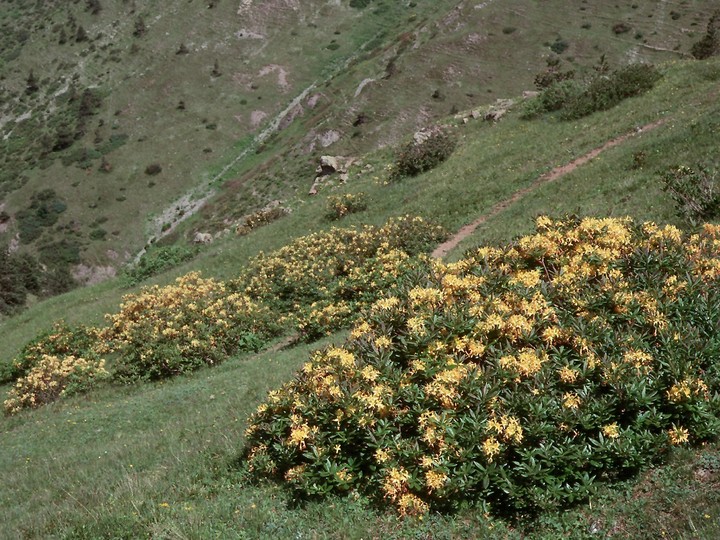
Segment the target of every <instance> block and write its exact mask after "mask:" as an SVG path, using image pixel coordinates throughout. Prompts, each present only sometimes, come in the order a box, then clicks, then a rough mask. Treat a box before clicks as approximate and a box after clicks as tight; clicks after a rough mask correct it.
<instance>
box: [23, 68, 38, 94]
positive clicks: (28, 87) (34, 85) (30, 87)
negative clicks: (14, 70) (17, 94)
mask: <svg viewBox="0 0 720 540" xmlns="http://www.w3.org/2000/svg"><path fill="white" fill-rule="evenodd" d="M39 89H40V86H39V83H38V79H37V77H36V76H35V72H34V71H33V70H32V69H31V70H30V74H29V75H28V78H27V81H25V93H26V94H28V95H29V94H34V93H35V92H37V91H38V90H39Z"/></svg>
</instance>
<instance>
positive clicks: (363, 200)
mask: <svg viewBox="0 0 720 540" xmlns="http://www.w3.org/2000/svg"><path fill="white" fill-rule="evenodd" d="M325 205H326V213H325V215H326V217H327V218H328V219H331V220H335V219H341V218H343V217H345V216H347V215H348V214H354V213H356V212H362V211H363V210H365V209H367V197H366V196H365V193H362V192H360V193H346V194H345V195H331V196H329V197H328V198H327V201H326V203H325Z"/></svg>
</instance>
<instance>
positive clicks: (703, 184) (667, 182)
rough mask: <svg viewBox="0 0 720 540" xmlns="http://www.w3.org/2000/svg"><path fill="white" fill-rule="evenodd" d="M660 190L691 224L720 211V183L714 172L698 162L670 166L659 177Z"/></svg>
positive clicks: (709, 217)
mask: <svg viewBox="0 0 720 540" xmlns="http://www.w3.org/2000/svg"><path fill="white" fill-rule="evenodd" d="M663 183H664V186H663V189H664V190H665V191H667V192H669V193H670V195H671V196H672V198H673V200H674V201H675V207H676V208H677V213H678V216H680V217H681V218H682V219H683V220H685V221H686V222H688V223H689V224H690V225H692V226H695V225H697V224H698V223H700V222H702V221H704V220H707V219H712V218H714V217H717V215H718V213H720V186H719V185H718V174H717V171H716V170H714V169H711V168H709V167H706V166H704V165H698V166H697V167H695V168H692V167H686V166H681V167H674V168H672V169H670V170H669V171H667V172H666V173H665V174H664V176H663Z"/></svg>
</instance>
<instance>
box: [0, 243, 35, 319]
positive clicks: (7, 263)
mask: <svg viewBox="0 0 720 540" xmlns="http://www.w3.org/2000/svg"><path fill="white" fill-rule="evenodd" d="M41 280H42V269H41V267H40V265H39V264H38V262H37V260H36V259H35V258H34V257H32V256H31V255H29V254H21V253H10V252H9V251H8V249H7V247H0V314H4V315H8V314H11V313H14V312H15V311H17V310H18V309H20V308H21V307H22V306H24V305H25V301H26V299H27V295H28V293H35V294H37V293H39V292H40V288H41Z"/></svg>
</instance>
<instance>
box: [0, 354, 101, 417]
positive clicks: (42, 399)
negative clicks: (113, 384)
mask: <svg viewBox="0 0 720 540" xmlns="http://www.w3.org/2000/svg"><path fill="white" fill-rule="evenodd" d="M109 376H110V374H109V373H108V371H107V370H106V369H105V361H104V360H99V361H96V360H88V359H85V358H76V357H75V356H64V357H58V356H43V357H42V358H41V359H40V361H39V362H38V363H37V364H35V366H34V367H33V368H32V369H31V370H30V372H29V373H28V374H27V375H26V376H24V377H21V378H20V379H18V381H17V383H16V384H15V386H14V387H13V388H12V389H11V390H10V392H9V394H8V398H7V399H6V400H5V403H4V406H5V411H6V412H7V413H9V414H13V413H16V412H19V411H21V410H22V409H33V408H36V407H40V406H41V405H46V404H48V403H51V402H53V401H55V400H56V399H58V398H59V397H61V396H70V395H72V394H76V393H81V392H86V391H87V390H89V389H90V388H92V387H93V386H95V385H97V384H98V383H99V382H100V381H102V380H104V379H107V378H108V377H109Z"/></svg>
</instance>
